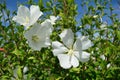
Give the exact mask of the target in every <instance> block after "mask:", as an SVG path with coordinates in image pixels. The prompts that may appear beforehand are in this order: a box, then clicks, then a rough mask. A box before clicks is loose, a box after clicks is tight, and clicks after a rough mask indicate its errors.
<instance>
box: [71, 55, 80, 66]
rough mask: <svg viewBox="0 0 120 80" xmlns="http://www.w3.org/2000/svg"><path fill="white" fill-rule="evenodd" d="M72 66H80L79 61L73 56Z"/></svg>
mask: <svg viewBox="0 0 120 80" xmlns="http://www.w3.org/2000/svg"><path fill="white" fill-rule="evenodd" d="M71 64H72V66H73V67H78V66H79V60H78V59H77V58H76V57H75V56H74V55H72V56H71Z"/></svg>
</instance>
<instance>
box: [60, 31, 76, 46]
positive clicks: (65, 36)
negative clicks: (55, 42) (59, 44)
mask: <svg viewBox="0 0 120 80" xmlns="http://www.w3.org/2000/svg"><path fill="white" fill-rule="evenodd" d="M59 36H60V38H61V39H62V41H63V43H64V44H65V45H66V46H67V47H68V48H72V45H73V41H74V34H73V32H72V30H71V29H66V30H64V31H63V32H62V33H61V34H60V35H59Z"/></svg>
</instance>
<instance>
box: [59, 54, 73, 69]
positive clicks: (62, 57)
mask: <svg viewBox="0 0 120 80" xmlns="http://www.w3.org/2000/svg"><path fill="white" fill-rule="evenodd" d="M58 59H59V62H60V66H61V67H63V68H64V69H68V68H70V67H71V66H72V65H71V63H70V56H69V55H67V54H59V55H58Z"/></svg>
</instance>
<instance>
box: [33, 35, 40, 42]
mask: <svg viewBox="0 0 120 80" xmlns="http://www.w3.org/2000/svg"><path fill="white" fill-rule="evenodd" d="M32 40H33V41H35V42H38V41H40V38H39V37H38V36H37V35H33V36H32Z"/></svg>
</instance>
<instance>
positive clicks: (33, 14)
mask: <svg viewBox="0 0 120 80" xmlns="http://www.w3.org/2000/svg"><path fill="white" fill-rule="evenodd" d="M42 14H43V13H42V12H41V11H40V8H39V6H36V5H32V6H31V7H30V19H31V20H30V24H31V25H32V24H34V23H35V22H36V21H37V20H38V18H39V17H40V16H41V15H42Z"/></svg>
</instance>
